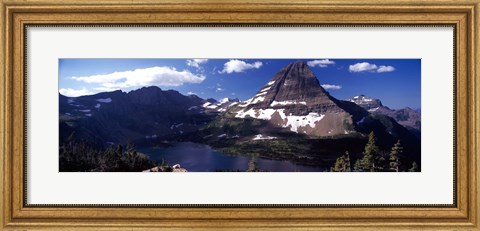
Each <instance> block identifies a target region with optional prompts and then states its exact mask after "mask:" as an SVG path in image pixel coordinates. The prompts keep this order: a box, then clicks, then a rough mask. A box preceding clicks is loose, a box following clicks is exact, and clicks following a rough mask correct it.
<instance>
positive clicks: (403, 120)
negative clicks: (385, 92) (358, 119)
mask: <svg viewBox="0 0 480 231" xmlns="http://www.w3.org/2000/svg"><path fill="white" fill-rule="evenodd" d="M347 101H350V102H353V103H355V104H357V105H358V106H360V107H362V108H364V109H365V110H368V111H369V112H370V113H373V114H380V115H386V116H389V117H392V118H393V119H395V121H397V122H398V123H399V124H401V125H402V126H404V127H406V128H408V129H410V130H416V131H420V130H421V114H420V111H418V110H413V109H411V108H409V107H406V108H402V109H398V110H394V109H390V108H389V107H386V106H383V105H382V102H381V101H380V100H379V99H374V98H370V97H368V96H365V95H359V96H354V97H352V98H351V99H348V100H347Z"/></svg>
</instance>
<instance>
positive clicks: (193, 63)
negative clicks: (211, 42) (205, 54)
mask: <svg viewBox="0 0 480 231" xmlns="http://www.w3.org/2000/svg"><path fill="white" fill-rule="evenodd" d="M207 61H208V59H187V61H186V63H187V66H190V67H195V68H200V65H201V64H204V63H206V62H207Z"/></svg>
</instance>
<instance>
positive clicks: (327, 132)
mask: <svg viewBox="0 0 480 231" xmlns="http://www.w3.org/2000/svg"><path fill="white" fill-rule="evenodd" d="M228 112H229V113H227V114H229V115H230V116H233V117H235V118H249V117H250V118H254V119H261V120H268V121H269V122H270V125H271V126H273V127H278V128H282V129H284V130H286V131H291V132H295V133H299V134H306V135H309V136H317V137H322V136H335V135H344V134H350V133H354V132H355V124H356V122H358V121H359V120H361V119H362V118H363V117H364V116H366V115H368V112H367V111H366V110H364V109H362V108H360V107H358V106H357V105H355V104H353V103H349V102H343V101H340V100H337V99H335V98H334V97H332V96H330V94H329V93H328V92H327V91H326V90H325V89H324V88H323V87H322V86H321V85H320V82H319V81H318V79H317V77H316V76H315V75H314V74H313V72H312V71H311V70H310V67H308V65H307V64H306V63H305V62H295V63H291V64H289V65H287V66H286V67H284V68H282V69H281V70H280V71H279V72H278V73H277V74H275V76H274V77H273V78H272V79H271V80H270V81H269V82H268V83H267V84H266V85H265V86H263V87H262V88H261V89H260V90H259V91H258V92H257V94H256V95H255V96H254V97H252V98H251V99H249V100H247V101H245V102H241V103H239V104H238V105H236V106H234V107H232V108H231V109H229V110H228Z"/></svg>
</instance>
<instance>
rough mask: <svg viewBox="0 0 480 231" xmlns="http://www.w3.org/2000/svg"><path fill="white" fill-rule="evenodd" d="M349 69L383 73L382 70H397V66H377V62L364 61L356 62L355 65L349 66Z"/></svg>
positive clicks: (351, 70)
mask: <svg viewBox="0 0 480 231" xmlns="http://www.w3.org/2000/svg"><path fill="white" fill-rule="evenodd" d="M348 70H349V71H350V72H364V71H368V72H377V73H382V72H392V71H394V70H395V67H392V66H383V65H382V66H377V65H375V64H371V63H367V62H363V63H356V64H353V65H350V66H349V67H348Z"/></svg>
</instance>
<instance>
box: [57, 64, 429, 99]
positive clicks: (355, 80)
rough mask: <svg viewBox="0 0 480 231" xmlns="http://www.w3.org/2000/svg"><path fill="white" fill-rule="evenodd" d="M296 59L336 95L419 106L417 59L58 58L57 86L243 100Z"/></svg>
mask: <svg viewBox="0 0 480 231" xmlns="http://www.w3.org/2000/svg"><path fill="white" fill-rule="evenodd" d="M299 60H301V61H305V62H307V64H308V65H309V66H310V68H311V69H312V71H313V72H314V73H315V75H316V76H317V78H318V79H319V81H320V84H322V86H324V88H325V89H326V90H327V91H328V92H330V94H331V95H332V96H334V97H336V98H338V99H348V98H351V97H353V96H356V95H360V94H364V95H367V96H370V97H373V98H378V99H380V100H382V103H383V104H384V105H385V106H388V107H391V108H395V109H398V108H403V107H411V108H413V109H417V108H421V105H420V102H421V101H420V93H421V84H420V83H421V60H420V59H328V58H318V59H60V60H59V92H60V93H61V94H63V95H67V96H72V97H73V96H80V95H89V94H95V93H98V92H103V91H113V90H118V89H120V90H123V91H125V92H128V91H131V90H135V89H138V88H141V87H143V86H151V85H156V86H158V87H160V88H162V89H163V90H167V89H173V90H177V91H179V92H180V93H182V94H184V95H187V94H196V95H198V96H199V97H201V98H205V99H206V98H215V99H221V98H225V97H229V98H239V99H240V100H246V99H249V98H251V97H252V96H253V95H255V94H256V93H257V91H258V90H260V89H261V88H262V86H264V85H265V84H266V83H267V82H268V81H269V80H270V79H271V78H272V77H273V76H274V75H275V73H277V72H278V71H279V70H280V69H281V68H282V67H284V66H286V65H288V64H289V63H291V62H295V61H299Z"/></svg>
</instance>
